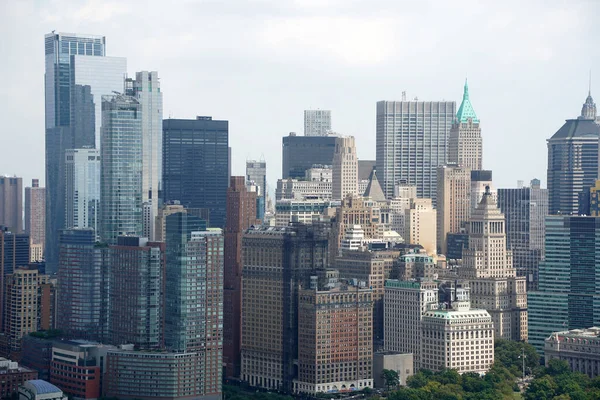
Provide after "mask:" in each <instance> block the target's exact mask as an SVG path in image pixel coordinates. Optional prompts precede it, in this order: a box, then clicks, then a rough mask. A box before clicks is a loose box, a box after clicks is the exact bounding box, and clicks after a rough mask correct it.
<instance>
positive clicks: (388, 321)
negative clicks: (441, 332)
mask: <svg viewBox="0 0 600 400" xmlns="http://www.w3.org/2000/svg"><path fill="white" fill-rule="evenodd" d="M437 303H438V286H437V283H435V282H433V281H430V280H423V281H399V280H395V279H389V280H387V281H386V282H385V294H384V297H383V309H384V318H383V320H384V348H385V350H388V351H395V352H398V353H412V354H413V357H414V363H415V369H417V368H418V366H419V365H420V364H419V363H420V361H421V320H422V319H423V315H424V314H425V312H426V311H427V310H428V309H429V308H430V307H431V305H435V304H437Z"/></svg>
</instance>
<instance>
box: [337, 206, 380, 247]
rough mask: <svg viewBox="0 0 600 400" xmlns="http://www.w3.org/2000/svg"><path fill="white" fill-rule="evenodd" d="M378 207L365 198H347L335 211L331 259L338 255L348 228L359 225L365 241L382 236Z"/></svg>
mask: <svg viewBox="0 0 600 400" xmlns="http://www.w3.org/2000/svg"><path fill="white" fill-rule="evenodd" d="M380 211H381V210H380V207H379V205H378V204H377V202H374V201H372V200H370V199H368V198H365V197H362V196H361V197H359V196H348V197H346V198H344V199H343V200H342V204H341V206H340V207H338V208H337V209H336V212H335V220H334V225H333V234H334V237H335V239H334V240H335V242H334V243H331V244H330V247H331V251H332V253H331V255H332V258H333V257H335V256H337V255H338V254H339V249H340V248H341V243H342V238H343V237H344V235H345V234H346V230H347V228H348V227H350V226H354V225H360V227H361V228H362V230H363V232H364V238H365V239H376V238H381V237H382V236H383V232H384V228H385V226H384V225H383V224H382V223H381V213H380Z"/></svg>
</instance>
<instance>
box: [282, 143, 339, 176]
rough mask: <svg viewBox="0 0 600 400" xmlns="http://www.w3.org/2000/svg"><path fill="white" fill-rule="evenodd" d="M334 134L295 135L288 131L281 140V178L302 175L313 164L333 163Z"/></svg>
mask: <svg viewBox="0 0 600 400" xmlns="http://www.w3.org/2000/svg"><path fill="white" fill-rule="evenodd" d="M335 141H336V137H335V136H331V135H330V136H296V134H295V133H294V132H290V134H289V135H288V136H284V137H283V140H282V146H283V147H282V171H281V177H282V178H283V179H288V178H292V179H298V178H302V177H304V175H305V173H306V170H307V169H309V168H312V167H313V165H333V156H334V154H335Z"/></svg>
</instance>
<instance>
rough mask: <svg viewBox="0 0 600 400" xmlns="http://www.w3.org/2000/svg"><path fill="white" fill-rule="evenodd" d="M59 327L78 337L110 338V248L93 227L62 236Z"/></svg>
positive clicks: (72, 231)
mask: <svg viewBox="0 0 600 400" xmlns="http://www.w3.org/2000/svg"><path fill="white" fill-rule="evenodd" d="M59 243H60V247H59V250H60V251H59V266H58V282H59V283H58V284H59V293H60V302H59V303H58V313H57V315H58V318H57V324H56V325H57V328H58V329H62V330H63V331H65V333H66V334H67V335H70V336H72V337H77V338H84V339H91V340H103V339H104V338H106V337H107V322H108V291H107V290H108V287H107V272H108V268H109V266H110V264H109V248H108V246H107V245H105V244H102V243H96V233H95V232H94V230H93V229H90V228H83V229H64V230H62V231H61V235H60V239H59Z"/></svg>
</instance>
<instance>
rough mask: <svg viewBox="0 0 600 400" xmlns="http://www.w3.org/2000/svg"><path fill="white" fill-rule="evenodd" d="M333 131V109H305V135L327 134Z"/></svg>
mask: <svg viewBox="0 0 600 400" xmlns="http://www.w3.org/2000/svg"><path fill="white" fill-rule="evenodd" d="M330 131H331V110H304V136H327V134H328V133H329V132H330Z"/></svg>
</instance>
